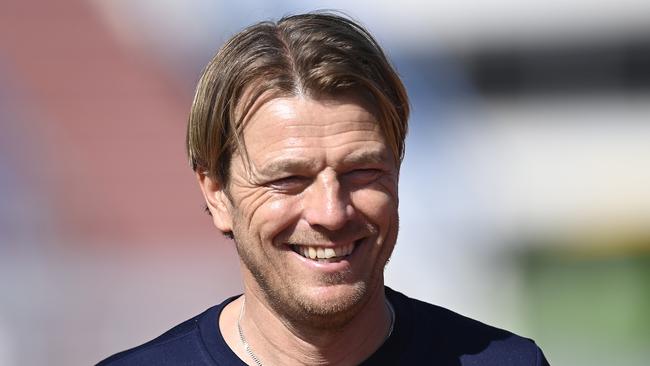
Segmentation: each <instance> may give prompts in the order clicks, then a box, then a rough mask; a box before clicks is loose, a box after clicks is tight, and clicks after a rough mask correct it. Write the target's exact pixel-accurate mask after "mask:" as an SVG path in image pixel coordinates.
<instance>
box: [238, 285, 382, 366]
mask: <svg viewBox="0 0 650 366" xmlns="http://www.w3.org/2000/svg"><path fill="white" fill-rule="evenodd" d="M385 300H386V307H388V311H389V312H390V328H388V335H386V338H384V342H386V340H387V339H388V338H390V335H391V334H393V327H394V326H395V309H394V308H393V304H391V303H390V301H388V299H385ZM244 304H246V298H245V297H243V296H242V302H241V308H240V309H239V318H237V330H238V331H239V340H240V341H241V344H242V346H243V347H244V350H245V351H246V354H248V356H249V357H250V358H251V360H253V362H255V365H257V366H263V365H262V361H260V359H259V358H258V357H257V355H255V352H253V349H252V348H251V346H250V344H248V342H247V341H246V337H244V331H243V330H242V328H241V318H242V316H243V315H244Z"/></svg>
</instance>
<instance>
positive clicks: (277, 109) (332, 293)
mask: <svg viewBox="0 0 650 366" xmlns="http://www.w3.org/2000/svg"><path fill="white" fill-rule="evenodd" d="M365 105H366V104H363V103H361V102H360V101H359V100H357V99H352V98H343V99H336V100H333V99H319V100H314V99H310V98H308V97H302V96H298V97H289V98H276V99H272V100H270V101H268V102H266V103H265V104H263V105H262V106H261V107H260V108H259V109H258V110H257V111H256V112H255V114H254V115H253V116H251V117H250V119H249V120H248V124H247V125H246V128H245V129H244V132H243V138H244V143H245V146H246V151H247V153H248V160H246V158H245V157H244V156H242V155H241V154H235V156H234V157H233V159H232V162H231V167H230V174H231V175H230V177H231V178H230V179H231V180H230V182H229V185H228V187H227V194H226V193H224V192H223V190H221V191H219V190H215V192H214V193H212V194H214V195H215V196H218V197H221V200H222V203H223V204H222V209H221V210H219V209H213V215H214V216H218V217H215V223H216V224H217V226H218V227H219V228H220V229H221V230H224V231H228V230H232V232H233V235H234V238H235V241H236V244H237V250H238V252H239V255H240V258H241V260H242V263H243V273H244V286H245V287H246V288H247V291H252V292H253V294H255V295H261V297H260V298H262V299H265V301H267V302H268V303H269V304H270V305H271V306H272V308H273V309H274V310H275V311H278V312H282V313H283V315H285V316H289V317H292V318H293V319H294V320H304V321H309V322H310V324H312V325H316V326H318V324H320V325H321V326H324V327H328V326H335V325H336V324H340V323H341V322H345V321H347V320H348V319H350V318H351V317H352V316H354V314H356V312H357V311H359V309H360V308H361V307H362V306H363V304H365V301H367V300H368V298H369V297H370V296H371V295H372V294H373V293H374V292H376V291H383V287H382V285H383V269H384V266H385V264H386V262H387V260H388V258H389V257H390V254H391V252H392V250H393V247H394V245H395V240H396V237H397V230H398V214H397V206H398V197H397V181H398V164H397V162H396V159H395V157H394V155H393V154H392V151H391V150H390V148H389V147H388V145H387V144H386V141H385V139H384V134H383V133H382V131H381V127H380V126H379V124H378V122H377V120H376V117H375V115H374V114H373V113H372V110H369V109H368V108H366V107H365ZM220 188H224V187H220ZM204 191H205V189H204ZM210 194H211V193H210V192H209V190H208V192H206V195H207V196H209V195H210ZM208 201H210V199H209V198H208Z"/></svg>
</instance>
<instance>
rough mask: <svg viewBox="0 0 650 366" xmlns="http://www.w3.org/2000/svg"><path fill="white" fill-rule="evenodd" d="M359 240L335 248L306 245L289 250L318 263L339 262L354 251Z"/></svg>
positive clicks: (293, 246)
mask: <svg viewBox="0 0 650 366" xmlns="http://www.w3.org/2000/svg"><path fill="white" fill-rule="evenodd" d="M360 241H361V240H357V241H355V242H353V243H350V244H347V245H341V246H337V247H319V246H308V245H296V244H293V245H291V250H293V251H294V252H296V253H298V254H299V255H301V256H303V257H305V258H307V259H311V260H314V261H318V262H336V261H340V260H342V259H344V258H346V257H347V256H349V255H350V254H352V252H353V251H354V249H355V248H356V246H357V244H359V242H360Z"/></svg>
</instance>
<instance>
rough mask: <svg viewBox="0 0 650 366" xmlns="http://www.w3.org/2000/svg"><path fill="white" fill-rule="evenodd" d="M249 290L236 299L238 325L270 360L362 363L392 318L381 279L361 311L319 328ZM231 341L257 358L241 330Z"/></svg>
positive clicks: (265, 360) (247, 357)
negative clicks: (297, 319) (331, 326)
mask: <svg viewBox="0 0 650 366" xmlns="http://www.w3.org/2000/svg"><path fill="white" fill-rule="evenodd" d="M246 290H247V291H245V295H244V296H245V302H244V301H241V302H239V301H237V302H236V304H235V303H232V304H231V305H233V306H235V308H233V309H232V310H234V313H235V314H236V316H237V318H238V319H239V316H240V315H241V319H240V320H239V322H238V326H240V327H241V329H242V332H243V333H244V335H245V339H246V342H247V343H248V345H249V347H250V350H251V351H252V352H253V354H254V355H255V356H256V357H257V358H259V360H260V361H261V363H262V364H265V365H269V364H282V365H292V364H300V365H304V364H313V365H331V364H336V365H356V364H359V363H360V362H362V361H363V360H365V359H366V358H367V357H369V356H370V355H371V354H372V353H374V352H375V351H376V350H377V349H378V348H379V347H380V346H381V345H382V343H383V342H384V340H385V339H386V337H387V335H388V333H389V329H390V327H391V323H392V315H391V312H390V310H389V308H388V307H387V306H386V299H385V295H384V287H383V284H381V283H380V284H379V285H378V286H377V288H376V289H374V290H373V291H372V293H371V297H370V299H369V300H368V301H367V302H366V303H365V304H364V305H363V306H362V308H361V309H359V311H358V312H357V313H356V315H355V316H354V317H352V318H351V320H350V321H349V322H347V323H346V324H343V325H342V326H341V327H337V328H335V329H314V328H310V327H309V326H305V324H306V323H307V322H301V323H300V324H295V322H292V321H291V320H289V319H287V318H286V317H283V316H281V315H280V314H279V313H278V312H276V311H275V310H274V309H273V308H272V307H271V306H269V304H268V303H267V302H266V301H265V299H264V298H263V297H262V296H256V292H255V291H250V289H246ZM232 313H233V312H232V311H231V314H232ZM307 324H308V323H307ZM236 328H237V326H236ZM230 334H232V332H230ZM227 341H228V340H227ZM229 346H230V347H231V348H233V349H234V350H239V352H236V353H237V354H238V355H239V357H240V358H242V359H244V360H246V361H247V362H249V363H250V364H255V363H253V362H252V361H253V360H252V358H251V357H250V355H249V354H248V353H246V351H244V348H243V345H242V344H241V340H240V336H239V332H237V339H236V340H235V342H234V347H233V344H230V342H229ZM242 356H243V357H242Z"/></svg>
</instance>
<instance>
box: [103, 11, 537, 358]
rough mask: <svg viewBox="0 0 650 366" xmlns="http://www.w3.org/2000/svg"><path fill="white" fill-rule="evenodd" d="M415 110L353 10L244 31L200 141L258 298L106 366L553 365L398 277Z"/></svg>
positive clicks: (206, 99)
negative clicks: (394, 258) (401, 181)
mask: <svg viewBox="0 0 650 366" xmlns="http://www.w3.org/2000/svg"><path fill="white" fill-rule="evenodd" d="M408 114H409V107H408V99H407V95H406V92H405V90H404V87H403V85H402V83H401V81H400V79H399V78H398V76H397V74H396V73H395V72H394V70H393V69H392V67H391V66H390V64H389V62H388V61H387V59H386V57H385V56H384V54H383V52H382V50H381V48H380V47H379V45H378V44H377V43H376V42H375V41H374V39H373V38H372V36H371V35H370V34H369V33H368V32H367V31H365V30H364V29H363V28H362V27H360V26H359V25H357V24H356V23H354V22H352V21H350V20H348V19H345V18H342V17H339V16H336V15H331V14H323V13H318V14H306V15H298V16H291V17H286V18H283V19H281V20H280V21H279V22H277V23H271V22H263V23H259V24H256V25H254V26H252V27H249V28H247V29H245V30H243V31H242V32H240V33H239V34H237V35H235V36H234V37H233V38H232V39H231V40H229V41H228V42H227V43H226V44H225V45H224V46H223V47H222V49H221V50H220V51H219V52H218V54H217V55H216V56H215V57H214V59H213V60H212V61H211V62H210V64H209V65H208V66H207V68H206V69H205V71H204V73H203V76H202V78H201V80H200V82H199V85H198V88H197V92H196V96H195V98H194V103H193V105H192V111H191V114H190V119H189V126H188V131H187V146H188V152H189V158H190V161H191V164H192V167H193V169H194V171H195V172H196V175H197V178H198V182H199V185H200V187H201V190H202V192H203V195H204V197H205V201H206V203H207V209H208V210H209V213H210V214H211V215H212V219H213V222H214V225H215V226H216V227H217V228H218V229H219V230H220V231H222V232H223V233H224V234H226V235H227V236H228V237H231V238H233V239H234V242H235V244H236V247H237V251H238V253H239V257H240V259H241V272H242V276H243V284H244V294H243V295H241V296H235V297H232V298H230V299H227V300H225V301H224V302H223V303H221V304H220V305H217V306H215V307H213V308H211V309H208V310H207V311H206V312H204V313H203V314H200V315H198V316H197V317H195V318H192V319H190V320H188V321H186V322H184V323H182V324H180V325H178V326H176V327H175V328H173V329H172V330H170V331H169V332H167V333H165V334H163V335H162V336H160V337H158V338H156V339H154V340H153V341H151V342H149V343H146V344H144V345H142V346H140V347H137V348H134V349H132V350H128V351H125V352H122V353H120V354H117V355H115V356H113V357H111V358H109V359H107V360H105V361H103V362H101V363H100V365H242V364H249V365H358V364H364V365H408V364H431V365H499V366H505V365H546V364H547V363H546V360H545V359H544V356H543V355H542V353H541V351H540V349H539V348H538V347H537V346H536V345H535V344H534V343H533V342H532V341H530V340H527V339H525V338H521V337H519V336H516V335H514V334H512V333H509V332H507V331H503V330H499V329H496V328H492V327H490V326H487V325H484V324H482V323H479V322H477V321H474V320H471V319H468V318H465V317H462V316H460V315H458V314H455V313H453V312H450V311H448V310H445V309H442V308H439V307H436V306H434V305H430V304H426V303H423V302H419V301H417V300H413V299H410V298H408V297H406V296H404V295H402V294H400V293H398V292H395V291H393V290H391V289H389V288H387V287H385V286H384V278H383V270H384V266H385V264H386V262H387V261H388V258H389V257H390V255H391V252H392V251H393V247H394V245H395V241H396V238H397V231H398V214H397V207H398V195H397V188H398V176H399V169H400V162H401V159H402V157H403V153H404V138H405V135H406V129H407V119H408Z"/></svg>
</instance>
